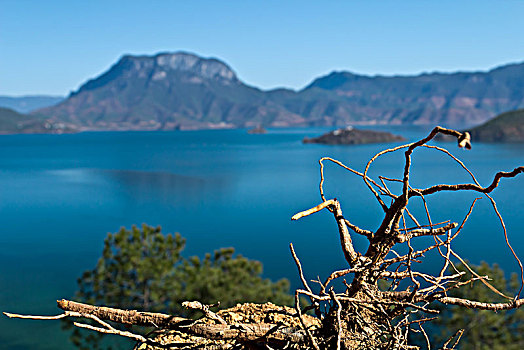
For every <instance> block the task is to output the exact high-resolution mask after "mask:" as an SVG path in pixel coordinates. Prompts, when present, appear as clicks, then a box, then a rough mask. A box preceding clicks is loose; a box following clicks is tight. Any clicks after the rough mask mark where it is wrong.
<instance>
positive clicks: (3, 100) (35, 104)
mask: <svg viewBox="0 0 524 350" xmlns="http://www.w3.org/2000/svg"><path fill="white" fill-rule="evenodd" d="M63 99H64V97H62V96H44V95H35V96H17V97H13V96H0V107H5V108H10V109H12V110H14V111H16V112H18V113H28V112H31V111H33V110H35V109H39V108H44V107H49V106H52V105H54V104H57V103H58V102H60V101H62V100H63Z"/></svg>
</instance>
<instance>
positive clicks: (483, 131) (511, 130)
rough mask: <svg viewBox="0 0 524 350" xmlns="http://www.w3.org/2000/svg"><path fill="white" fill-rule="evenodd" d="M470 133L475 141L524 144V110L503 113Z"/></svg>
mask: <svg viewBox="0 0 524 350" xmlns="http://www.w3.org/2000/svg"><path fill="white" fill-rule="evenodd" d="M469 133H470V134H471V139H472V140H473V141H480V142H524V109H519V110H516V111H511V112H506V113H502V114H501V115H499V116H497V117H496V118H493V119H492V120H490V121H488V122H487V123H484V124H482V125H480V126H477V127H476V128H473V129H471V130H470V131H469Z"/></svg>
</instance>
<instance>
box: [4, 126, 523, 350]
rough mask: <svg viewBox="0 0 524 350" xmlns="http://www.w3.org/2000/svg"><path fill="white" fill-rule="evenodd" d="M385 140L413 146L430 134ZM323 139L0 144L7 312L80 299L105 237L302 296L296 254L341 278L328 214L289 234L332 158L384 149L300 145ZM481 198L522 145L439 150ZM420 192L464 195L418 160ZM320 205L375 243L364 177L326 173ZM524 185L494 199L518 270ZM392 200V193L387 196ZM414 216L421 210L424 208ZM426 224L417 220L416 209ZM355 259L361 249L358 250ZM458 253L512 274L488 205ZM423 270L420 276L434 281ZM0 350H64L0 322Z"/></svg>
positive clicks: (43, 138) (375, 215)
mask: <svg viewBox="0 0 524 350" xmlns="http://www.w3.org/2000/svg"><path fill="white" fill-rule="evenodd" d="M390 130H391V131H393V132H396V133H399V134H402V135H404V136H406V137H407V138H409V139H410V140H415V139H417V138H420V137H422V136H425V134H426V133H427V132H428V131H429V129H428V128H423V127H421V128H404V127H403V128H396V129H392V128H390ZM324 131H326V129H274V130H270V131H269V133H267V134H265V135H248V134H247V133H246V131H245V130H220V131H194V132H121V133H112V132H107V133H81V134H74V135H11V136H1V137H0V198H1V200H0V220H1V221H0V222H1V226H0V227H1V233H0V247H1V248H0V263H1V266H2V268H1V270H0V286H1V292H0V310H1V311H11V312H19V313H32V314H56V313H59V310H58V309H57V308H56V307H55V302H54V301H55V300H56V299H61V298H68V297H71V296H72V295H73V294H74V291H75V288H76V278H77V277H79V275H80V274H81V273H82V272H83V271H84V270H86V269H91V268H93V267H94V265H95V263H96V260H97V258H98V257H99V255H100V253H101V250H102V244H103V239H104V237H105V235H106V234H107V232H115V231H117V230H118V229H119V228H120V227H121V226H126V227H130V226H131V225H132V224H142V223H147V224H149V225H161V226H162V227H163V230H164V232H180V233H181V234H182V235H183V236H184V237H186V238H187V240H188V243H187V249H186V251H185V253H186V255H195V254H196V255H203V254H204V253H205V252H209V251H212V250H214V249H217V248H219V247H227V246H233V247H235V248H236V249H237V251H238V252H239V253H241V254H243V255H245V256H247V257H249V258H252V259H257V260H260V261H262V262H263V263H264V275H265V276H266V277H269V278H272V279H279V278H282V277H286V278H288V279H290V280H291V282H292V285H293V287H298V286H299V280H298V278H297V275H296V268H295V266H294V263H293V261H292V259H291V257H290V254H289V251H288V244H289V243H290V242H293V243H294V245H295V249H296V251H297V253H298V255H299V257H300V259H301V261H302V264H303V267H304V270H305V272H306V276H307V278H308V279H314V278H316V277H317V276H320V277H321V278H322V279H324V278H325V277H326V276H327V275H328V274H329V273H330V272H332V271H333V270H335V269H340V268H345V267H346V265H345V262H344V258H343V256H342V253H341V250H340V248H339V243H338V233H337V230H336V225H335V223H334V222H333V218H332V217H331V215H330V214H329V213H326V212H321V213H318V214H315V215H313V216H310V217H308V218H305V219H302V220H300V221H298V222H292V221H290V218H291V216H292V215H293V214H295V213H296V212H298V211H301V210H304V209H307V208H309V207H312V206H315V205H317V204H318V203H320V197H319V193H318V182H319V167H318V159H319V158H321V157H322V156H331V157H334V158H336V159H339V160H341V161H342V162H344V163H345V164H347V165H349V166H352V167H354V168H356V169H357V170H361V171H362V170H363V168H364V166H365V163H366V162H367V160H368V159H369V158H370V157H371V156H372V155H373V154H375V153H376V152H378V151H380V150H381V149H382V148H383V147H384V145H362V146H350V147H344V146H323V145H303V144H302V143H301V140H302V138H303V137H304V136H316V135H319V134H320V133H322V132H324ZM444 145H445V146H448V147H449V149H450V150H451V151H452V152H453V153H454V154H456V155H458V156H459V157H460V158H461V159H463V160H464V162H465V163H466V165H467V166H469V167H470V169H471V170H472V171H474V172H475V173H476V174H477V175H478V179H479V181H480V182H481V183H482V184H486V183H488V182H489V181H490V179H491V178H492V176H493V174H494V173H495V172H496V171H498V170H501V169H502V170H511V169H513V168H514V167H516V166H519V165H522V164H524V152H523V150H524V146H523V145H496V144H477V145H474V148H473V150H471V151H463V150H459V149H457V148H456V146H455V144H454V143H449V144H444ZM413 159H414V169H413V173H412V184H414V185H415V186H416V187H422V186H428V185H431V184H434V183H444V182H446V183H457V182H466V181H467V182H469V177H468V176H467V174H465V173H464V172H463V171H462V170H461V168H460V167H458V166H457V165H456V164H454V163H453V162H452V161H450V160H449V159H447V158H444V157H442V155H440V154H437V153H435V152H429V151H427V150H420V151H417V152H416V153H415V155H414V158H413ZM402 160H403V156H402V154H397V155H392V156H387V157H385V158H383V159H381V160H379V161H378V162H377V163H376V165H374V166H373V167H372V169H371V172H370V174H371V175H374V176H376V175H378V174H383V175H387V176H391V177H393V176H396V177H399V176H400V175H401V173H402V167H401V165H400V163H401V162H402ZM326 176H327V179H326V184H325V190H326V196H327V197H328V198H332V197H337V198H338V199H339V200H340V201H341V203H342V207H343V210H344V214H345V216H346V217H347V218H348V219H349V220H350V221H352V222H354V223H355V224H357V225H360V226H361V227H364V228H368V229H372V230H373V229H374V228H376V226H377V225H378V223H379V222H380V215H381V210H380V207H379V206H378V205H377V203H376V201H375V199H374V197H373V196H372V195H371V194H370V193H369V192H368V191H367V190H366V188H365V186H364V184H363V182H362V180H361V179H359V178H358V177H355V176H354V175H351V174H349V173H348V172H346V171H344V170H342V169H340V168H337V167H335V166H331V165H328V166H327V168H326ZM523 185H524V176H521V178H518V179H512V180H502V184H501V187H500V188H499V189H497V190H496V191H495V193H494V197H495V199H496V200H497V201H498V206H499V210H500V211H501V213H502V214H503V215H504V217H505V220H506V225H507V227H508V231H509V236H510V240H511V243H512V244H513V246H514V248H515V249H516V250H517V252H519V254H520V256H524V235H523V231H524V223H523V221H522V213H521V211H522V208H523V207H524V193H523V191H522V189H523V188H524V186H523ZM393 187H394V186H393ZM475 197H476V196H475V195H474V194H463V195H457V194H456V193H452V194H446V195H438V196H436V197H435V198H434V199H433V200H431V199H430V200H429V205H430V210H431V212H432V220H433V222H437V221H442V220H446V219H452V220H454V221H459V222H460V221H461V220H462V217H463V216H464V215H465V213H466V212H467V210H468V208H469V204H470V203H471V201H472V200H473V199H474V198H475ZM413 204H420V203H419V202H417V200H414V201H413ZM413 211H414V212H415V213H418V214H419V215H420V216H421V217H423V216H422V214H423V211H422V210H421V208H420V207H419V208H416V207H414V208H413ZM355 244H356V246H357V249H360V250H364V249H365V247H366V245H365V241H364V240H363V239H362V238H360V237H355ZM455 249H456V251H457V252H459V253H460V254H462V256H463V257H466V258H468V259H469V260H471V261H472V262H475V263H478V262H480V261H482V260H485V261H488V262H490V263H492V262H499V263H500V264H501V265H502V267H503V268H504V269H506V270H507V271H517V265H516V264H515V262H514V260H512V258H511V256H510V253H509V250H508V249H507V247H506V246H505V243H504V238H503V235H502V232H501V230H500V225H499V223H498V221H497V218H496V216H495V215H494V213H493V210H492V209H491V208H490V205H489V202H488V201H487V200H486V199H483V200H481V201H480V202H479V203H478V205H477V208H476V210H475V212H474V214H473V215H472V217H471V220H470V222H469V223H468V224H467V226H466V227H465V229H464V231H463V234H462V237H460V238H459V239H457V241H456V242H455ZM436 262H437V259H436V258H435V257H431V256H430V257H428V263H427V264H426V265H425V266H423V267H421V268H427V269H430V270H431V269H435V268H437V266H438V265H436ZM0 348H6V349H69V348H71V346H70V345H69V343H68V340H67V334H66V333H64V332H62V331H61V330H60V326H59V324H58V322H52V321H29V320H8V319H7V318H5V317H1V318H0Z"/></svg>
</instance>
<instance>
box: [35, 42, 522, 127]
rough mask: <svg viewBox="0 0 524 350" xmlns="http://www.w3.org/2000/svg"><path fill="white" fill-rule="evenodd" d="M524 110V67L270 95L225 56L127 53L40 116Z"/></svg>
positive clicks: (81, 123)
mask: <svg viewBox="0 0 524 350" xmlns="http://www.w3.org/2000/svg"><path fill="white" fill-rule="evenodd" d="M523 107H524V63H512V64H509V65H505V66H499V67H495V68H492V69H490V70H488V71H484V72H455V73H440V72H434V73H424V74H421V75H416V76H409V75H408V76H399V75H392V76H382V75H377V76H367V75H359V74H355V73H351V72H347V71H338V72H337V71H334V72H331V73H329V74H326V75H324V76H321V77H319V78H317V79H314V80H313V81H312V82H311V83H310V84H308V85H307V86H306V87H304V88H303V89H300V90H292V89H286V88H277V89H271V90H261V89H259V88H257V87H253V86H249V85H247V84H245V83H244V82H243V81H241V80H240V79H239V78H238V76H237V74H236V73H235V72H234V70H233V69H232V68H231V67H230V66H229V65H227V64H226V63H224V62H223V61H221V60H219V59H216V58H203V57H200V56H198V55H196V54H193V53H188V52H184V51H178V52H174V53H168V52H162V53H158V54H155V55H124V56H122V57H121V58H120V59H119V60H118V61H117V62H116V63H115V64H113V65H112V66H111V67H110V68H109V69H108V70H107V71H106V72H104V73H102V74H101V75H99V76H97V77H95V78H94V79H90V80H88V81H87V82H86V83H84V84H82V86H80V88H79V89H78V90H77V91H75V92H73V93H71V95H70V96H69V97H68V98H67V99H66V100H64V101H62V102H61V103H59V104H58V105H56V106H51V107H47V108H43V109H40V110H38V111H36V112H34V114H35V115H40V116H43V117H46V118H49V119H50V120H52V121H54V122H60V123H66V124H67V125H70V126H72V127H73V126H74V127H77V128H79V129H80V130H173V129H183V130H185V129H206V128H207V129H211V128H241V127H247V128H249V127H254V126H256V125H263V126H266V127H294V126H333V127H339V126H346V125H353V124H354V125H374V124H393V125H398V124H442V125H460V126H462V127H469V126H471V125H475V124H480V123H482V122H485V121H486V120H488V119H490V118H492V117H494V116H495V115H498V114H500V113H501V112H504V111H507V110H512V109H517V108H523Z"/></svg>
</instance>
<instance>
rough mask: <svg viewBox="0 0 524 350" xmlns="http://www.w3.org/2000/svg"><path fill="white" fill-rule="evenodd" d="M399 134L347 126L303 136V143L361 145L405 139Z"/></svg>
mask: <svg viewBox="0 0 524 350" xmlns="http://www.w3.org/2000/svg"><path fill="white" fill-rule="evenodd" d="M405 140H406V139H405V138H403V137H402V136H399V135H394V134H392V133H389V132H384V131H374V130H362V129H355V128H353V127H351V126H348V127H346V128H343V129H337V130H333V131H331V132H328V133H326V134H324V135H322V136H319V137H314V138H307V137H306V138H304V140H303V141H302V142H303V143H321V144H326V145H363V144H368V143H389V142H397V141H405Z"/></svg>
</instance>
